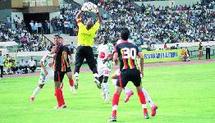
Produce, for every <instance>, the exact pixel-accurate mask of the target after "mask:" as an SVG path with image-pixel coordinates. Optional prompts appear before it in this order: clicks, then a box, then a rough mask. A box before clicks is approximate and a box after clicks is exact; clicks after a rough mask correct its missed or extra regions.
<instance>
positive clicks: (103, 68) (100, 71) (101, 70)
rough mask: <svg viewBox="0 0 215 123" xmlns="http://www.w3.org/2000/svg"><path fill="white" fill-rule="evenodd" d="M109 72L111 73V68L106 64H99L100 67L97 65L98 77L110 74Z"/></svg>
mask: <svg viewBox="0 0 215 123" xmlns="http://www.w3.org/2000/svg"><path fill="white" fill-rule="evenodd" d="M110 73H111V70H110V69H109V68H108V67H107V66H105V65H103V66H100V67H99V66H98V74H99V77H100V76H110Z"/></svg>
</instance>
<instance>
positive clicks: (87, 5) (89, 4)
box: [81, 2, 99, 13]
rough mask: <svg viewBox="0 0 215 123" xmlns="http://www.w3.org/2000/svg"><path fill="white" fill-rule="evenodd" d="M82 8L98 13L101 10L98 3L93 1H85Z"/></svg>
mask: <svg viewBox="0 0 215 123" xmlns="http://www.w3.org/2000/svg"><path fill="white" fill-rule="evenodd" d="M81 10H82V11H88V12H93V13H98V11H99V10H98V7H97V5H95V4H93V3H92V2H86V3H84V4H83V6H82V7H81Z"/></svg>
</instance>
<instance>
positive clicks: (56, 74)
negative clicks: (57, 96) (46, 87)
mask: <svg viewBox="0 0 215 123" xmlns="http://www.w3.org/2000/svg"><path fill="white" fill-rule="evenodd" d="M65 73H66V72H61V71H55V72H54V81H55V82H63V78H64V75H65Z"/></svg>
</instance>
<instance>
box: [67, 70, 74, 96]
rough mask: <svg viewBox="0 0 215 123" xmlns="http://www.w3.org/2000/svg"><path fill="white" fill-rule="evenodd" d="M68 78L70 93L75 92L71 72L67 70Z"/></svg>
mask: <svg viewBox="0 0 215 123" xmlns="http://www.w3.org/2000/svg"><path fill="white" fill-rule="evenodd" d="M66 75H67V77H68V79H69V85H70V90H71V92H72V93H74V94H76V89H75V83H74V80H73V77H72V72H67V73H66Z"/></svg>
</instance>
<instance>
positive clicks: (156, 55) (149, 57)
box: [143, 50, 181, 63]
mask: <svg viewBox="0 0 215 123" xmlns="http://www.w3.org/2000/svg"><path fill="white" fill-rule="evenodd" d="M143 54H144V62H145V63H152V62H167V61H180V60H181V56H180V50H156V51H145V50H144V51H143Z"/></svg>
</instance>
